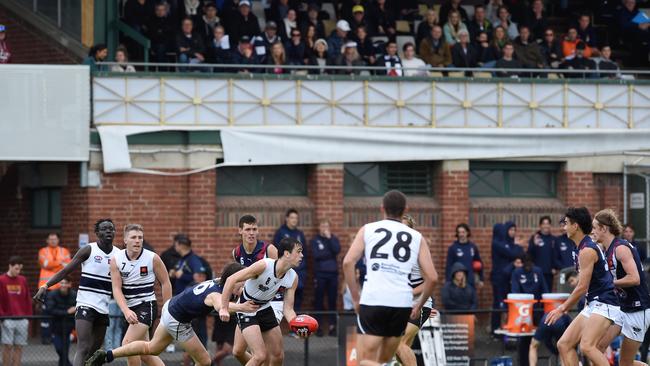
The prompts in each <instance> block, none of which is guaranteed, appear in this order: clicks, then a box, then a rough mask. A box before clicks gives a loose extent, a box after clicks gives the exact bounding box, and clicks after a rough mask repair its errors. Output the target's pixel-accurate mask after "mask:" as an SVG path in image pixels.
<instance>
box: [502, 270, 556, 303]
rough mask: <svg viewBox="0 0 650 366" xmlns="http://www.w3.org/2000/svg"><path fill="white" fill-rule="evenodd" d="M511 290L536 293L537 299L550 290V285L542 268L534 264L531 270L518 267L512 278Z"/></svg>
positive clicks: (513, 291) (521, 292)
mask: <svg viewBox="0 0 650 366" xmlns="http://www.w3.org/2000/svg"><path fill="white" fill-rule="evenodd" d="M510 281H511V282H510V292H512V293H515V294H516V293H520V294H531V295H535V299H537V300H539V299H541V298H542V294H545V293H547V292H548V286H547V285H546V280H545V279H544V274H543V273H542V270H541V268H539V267H537V266H533V268H531V269H530V271H526V268H525V267H521V268H517V269H515V270H514V271H513V272H512V276H511V278H510Z"/></svg>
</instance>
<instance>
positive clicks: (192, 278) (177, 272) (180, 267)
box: [169, 235, 203, 295]
mask: <svg viewBox="0 0 650 366" xmlns="http://www.w3.org/2000/svg"><path fill="white" fill-rule="evenodd" d="M175 239H176V238H175ZM177 239H178V240H177V241H175V242H174V245H175V247H176V252H178V254H179V255H180V256H181V258H180V260H179V261H178V263H176V266H174V268H173V269H172V270H170V271H169V274H170V277H171V278H175V279H176V281H174V284H173V286H172V290H173V291H172V292H173V293H174V295H178V294H179V293H181V292H183V290H185V289H186V288H187V287H188V286H191V285H192V283H198V282H201V281H199V279H198V278H197V277H198V276H199V274H200V272H201V268H203V262H202V261H201V259H200V258H199V256H198V255H196V254H194V252H193V251H192V241H191V240H190V239H189V238H188V237H187V236H185V235H177Z"/></svg>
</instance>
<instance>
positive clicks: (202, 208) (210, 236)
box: [187, 169, 231, 275]
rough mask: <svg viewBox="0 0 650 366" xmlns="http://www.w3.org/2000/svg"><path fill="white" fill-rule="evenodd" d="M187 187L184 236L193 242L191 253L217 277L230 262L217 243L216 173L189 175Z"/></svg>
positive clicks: (212, 171) (206, 172) (207, 172)
mask: <svg viewBox="0 0 650 366" xmlns="http://www.w3.org/2000/svg"><path fill="white" fill-rule="evenodd" d="M187 187H188V188H187V234H188V235H189V236H190V238H191V240H192V249H193V250H194V251H195V252H196V253H197V254H198V255H200V256H202V257H203V258H205V259H206V260H207V261H208V262H209V263H210V265H211V266H212V270H213V271H214V272H215V275H218V273H219V272H220V271H221V268H222V267H223V265H224V264H225V263H227V262H230V261H231V258H230V256H228V255H226V253H225V252H224V251H223V250H221V249H222V248H218V243H217V223H216V219H215V214H216V212H217V192H216V191H217V173H216V170H215V169H212V170H208V171H205V172H201V173H197V174H191V175H189V176H188V177H187ZM228 244H230V243H228Z"/></svg>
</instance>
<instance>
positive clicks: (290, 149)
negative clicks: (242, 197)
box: [98, 126, 650, 173]
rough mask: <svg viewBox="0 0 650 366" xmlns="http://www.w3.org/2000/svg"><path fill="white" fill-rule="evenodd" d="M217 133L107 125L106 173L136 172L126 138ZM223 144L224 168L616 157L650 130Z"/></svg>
mask: <svg viewBox="0 0 650 366" xmlns="http://www.w3.org/2000/svg"><path fill="white" fill-rule="evenodd" d="M214 129H216V128H214ZM214 129H211V128H206V127H195V128H193V127H183V128H178V127H158V126H156V127H137V126H128V127H125V126H100V127H98V131H99V133H100V136H101V140H102V152H103V156H104V171H106V172H108V173H111V172H125V171H133V169H132V166H131V161H130V158H129V152H128V145H127V142H126V136H127V135H132V134H137V133H145V132H155V131H170V130H186V131H187V130H194V131H197V130H214ZM221 141H222V145H223V150H224V163H223V164H222V165H224V166H241V165H281V164H319V163H347V162H366V161H367V162H381V161H409V160H450V159H492V158H526V157H558V156H576V155H594V154H614V153H620V152H623V151H635V150H647V149H650V130H604V129H599V130H587V129H584V130H573V129H469V128H467V129H431V128H360V127H334V126H328V127H307V126H287V127H227V128H221Z"/></svg>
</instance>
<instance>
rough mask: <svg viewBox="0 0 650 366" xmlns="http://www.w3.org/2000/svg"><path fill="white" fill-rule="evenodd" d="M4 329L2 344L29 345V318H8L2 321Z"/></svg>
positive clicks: (0, 323)
mask: <svg viewBox="0 0 650 366" xmlns="http://www.w3.org/2000/svg"><path fill="white" fill-rule="evenodd" d="M0 325H1V326H0V328H1V329H2V344H6V345H14V346H26V345H27V333H28V328H29V320H27V319H7V320H3V321H1V322H0Z"/></svg>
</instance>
